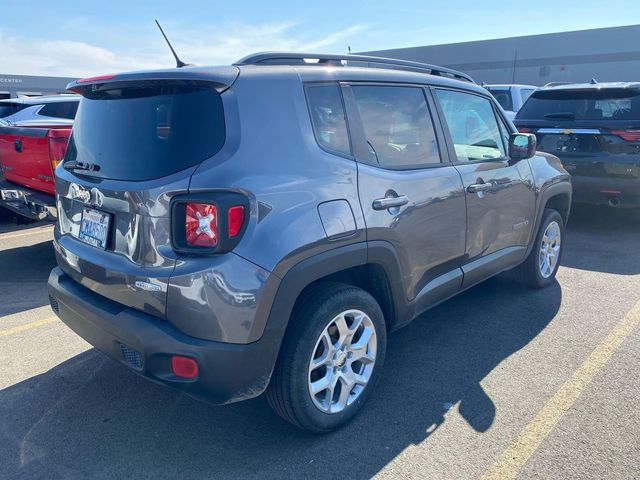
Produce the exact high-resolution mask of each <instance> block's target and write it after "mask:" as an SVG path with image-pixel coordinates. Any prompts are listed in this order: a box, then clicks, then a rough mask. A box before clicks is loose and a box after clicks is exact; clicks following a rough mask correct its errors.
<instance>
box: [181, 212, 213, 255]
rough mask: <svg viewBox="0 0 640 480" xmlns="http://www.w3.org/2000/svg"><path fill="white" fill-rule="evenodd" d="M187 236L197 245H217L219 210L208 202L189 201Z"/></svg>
mask: <svg viewBox="0 0 640 480" xmlns="http://www.w3.org/2000/svg"><path fill="white" fill-rule="evenodd" d="M186 209H187V211H186V220H185V238H186V240H187V244H188V245H191V246H195V247H215V246H216V245H217V244H218V211H217V209H216V206H215V205H211V204H208V203H187V206H186Z"/></svg>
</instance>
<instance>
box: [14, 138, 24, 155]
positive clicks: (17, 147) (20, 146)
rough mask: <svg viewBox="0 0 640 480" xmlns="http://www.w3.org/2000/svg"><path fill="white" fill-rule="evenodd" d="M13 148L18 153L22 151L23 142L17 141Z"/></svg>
mask: <svg viewBox="0 0 640 480" xmlns="http://www.w3.org/2000/svg"><path fill="white" fill-rule="evenodd" d="M13 148H15V150H16V152H21V151H22V140H15V141H14V142H13Z"/></svg>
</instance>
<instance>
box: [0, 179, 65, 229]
mask: <svg viewBox="0 0 640 480" xmlns="http://www.w3.org/2000/svg"><path fill="white" fill-rule="evenodd" d="M0 206H3V207H5V208H8V209H9V210H11V211H12V212H15V213H17V214H18V215H22V216H23V217H26V218H28V219H30V220H49V221H52V222H55V221H56V219H57V218H58V212H57V209H56V201H55V196H54V195H49V194H47V193H44V192H40V191H38V190H34V189H32V188H28V187H23V186H22V185H18V184H17V183H13V182H10V181H9V180H5V179H2V180H0Z"/></svg>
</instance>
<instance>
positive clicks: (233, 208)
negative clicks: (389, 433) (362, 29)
mask: <svg viewBox="0 0 640 480" xmlns="http://www.w3.org/2000/svg"><path fill="white" fill-rule="evenodd" d="M70 88H71V89H72V90H73V91H76V92H78V93H81V94H82V96H83V98H82V100H81V102H80V107H79V110H78V112H79V113H78V119H77V121H76V124H75V125H74V129H73V133H72V136H71V139H70V141H69V147H68V149H67V154H66V156H65V159H64V162H63V164H62V165H61V166H60V167H58V168H57V169H56V171H55V174H56V195H57V199H58V206H59V221H58V223H57V224H56V228H55V230H54V247H55V251H56V257H57V261H58V265H59V266H58V267H57V268H55V269H54V270H53V271H52V272H51V275H50V277H49V295H50V301H51V306H52V308H53V310H54V311H55V312H56V314H57V315H58V316H59V317H60V318H61V319H62V321H63V322H65V323H66V324H67V325H68V326H69V327H70V328H72V329H73V330H74V331H75V332H76V333H78V334H79V335H80V336H82V337H83V338H85V339H86V340H87V341H88V342H90V343H91V344H93V345H94V346H95V347H96V348H98V349H99V350H102V351H103V352H105V353H106V354H107V355H109V356H111V357H112V358H113V359H115V360H117V361H119V362H122V363H123V364H124V365H126V366H128V367H129V368H131V369H132V370H133V371H135V372H137V373H139V374H141V375H143V376H145V377H147V378H150V379H153V380H155V381H157V382H161V383H164V384H166V385H170V386H173V387H175V388H177V389H179V390H181V391H183V392H185V393H187V394H189V395H192V396H195V397H198V398H203V399H207V400H209V401H211V402H214V403H218V404H225V403H230V402H235V401H240V400H245V399H248V398H252V397H255V396H257V395H259V394H261V393H262V392H263V391H265V390H266V392H267V398H268V400H269V403H270V404H271V406H272V407H273V409H274V410H275V411H276V412H277V413H278V414H279V415H280V416H282V417H283V418H284V419H285V420H287V421H289V422H291V423H292V424H294V425H296V426H298V427H300V428H303V429H307V430H311V431H315V432H326V431H329V430H332V429H335V428H337V427H339V426H341V425H343V424H344V423H346V422H347V421H349V420H350V419H351V418H353V416H354V415H355V414H356V413H357V412H358V411H359V410H360V408H361V407H362V405H363V404H364V402H365V401H366V399H367V398H368V397H369V396H370V394H371V392H372V389H373V387H374V385H375V383H376V381H377V379H378V378H379V377H380V375H381V370H382V366H383V363H384V359H385V350H386V337H387V331H391V330H395V329H397V328H400V327H401V326H403V325H406V324H407V323H409V322H410V321H411V320H413V319H414V318H415V317H416V316H417V315H419V314H421V313H422V312H424V311H426V310H427V309H429V308H431V307H433V306H434V305H436V304H439V303H441V302H443V301H445V300H446V299H448V298H450V297H452V296H453V295H456V294H457V293H459V292H461V291H463V290H466V289H468V288H470V287H472V286H473V285H476V284H477V283H479V282H481V281H483V280H485V279H487V278H489V277H491V276H493V275H496V274H498V273H500V272H502V271H505V270H509V269H516V271H517V277H518V278H519V279H520V280H521V281H523V282H525V283H527V284H528V285H530V286H532V287H535V288H542V287H546V286H548V285H550V284H551V283H552V282H553V281H554V276H555V273H556V271H557V269H558V266H559V262H560V257H561V255H562V248H563V244H564V242H563V234H564V230H563V229H564V224H565V223H566V221H567V217H568V215H569V206H570V199H571V184H570V181H569V178H570V177H569V175H568V174H567V172H566V171H565V170H564V169H563V168H562V166H561V164H560V161H559V160H558V159H557V158H556V157H554V156H553V155H549V154H544V153H543V154H536V152H535V137H534V136H533V135H527V134H519V133H517V131H515V129H514V128H513V126H512V124H511V123H510V122H508V121H507V120H506V119H505V117H504V113H503V111H502V109H501V108H500V107H499V105H498V104H497V103H496V102H495V100H494V99H493V97H491V95H489V93H488V92H487V91H486V90H484V89H482V88H481V87H479V86H478V85H476V84H475V83H474V82H473V80H472V79H471V78H470V77H468V76H467V75H465V74H463V73H459V72H456V71H453V70H449V69H446V68H442V67H437V66H433V65H426V64H420V63H415V62H408V61H402V60H392V59H382V58H375V57H365V56H359V55H348V56H335V55H317V54H301V53H263V54H256V55H252V56H250V57H247V58H244V59H242V60H240V61H238V62H237V63H236V64H235V65H233V66H225V67H207V68H201V67H185V68H179V69H168V70H157V71H147V72H135V73H123V74H117V75H106V76H102V77H95V78H89V79H83V80H79V81H77V82H74V83H72V84H71V85H70ZM397 374H398V375H402V374H403V373H402V372H397Z"/></svg>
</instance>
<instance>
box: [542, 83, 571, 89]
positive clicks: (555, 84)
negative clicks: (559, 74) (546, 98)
mask: <svg viewBox="0 0 640 480" xmlns="http://www.w3.org/2000/svg"><path fill="white" fill-rule="evenodd" d="M574 84H575V82H549V83H546V84H544V88H546V87H559V86H560V85H574Z"/></svg>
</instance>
